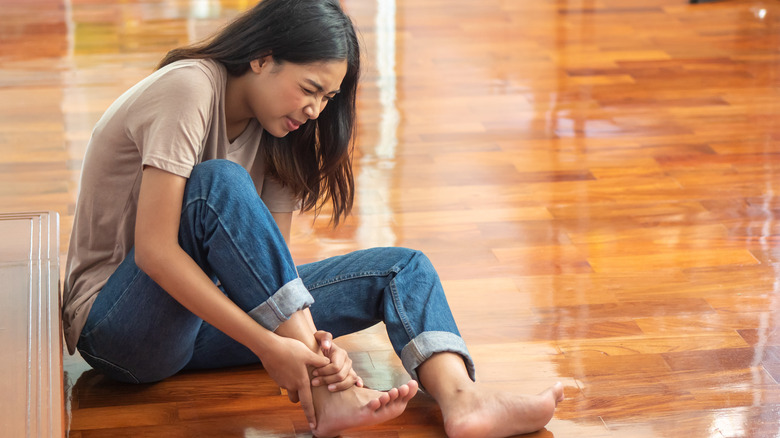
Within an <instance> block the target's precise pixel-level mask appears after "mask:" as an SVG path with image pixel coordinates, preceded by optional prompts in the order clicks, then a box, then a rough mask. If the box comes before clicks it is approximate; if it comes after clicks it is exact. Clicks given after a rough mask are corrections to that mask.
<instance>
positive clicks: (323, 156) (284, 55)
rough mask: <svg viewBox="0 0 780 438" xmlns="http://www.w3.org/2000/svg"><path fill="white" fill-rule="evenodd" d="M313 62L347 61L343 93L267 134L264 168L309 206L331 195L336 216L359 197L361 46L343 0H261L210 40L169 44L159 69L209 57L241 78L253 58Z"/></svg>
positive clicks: (263, 142)
mask: <svg viewBox="0 0 780 438" xmlns="http://www.w3.org/2000/svg"><path fill="white" fill-rule="evenodd" d="M267 55H270V56H271V57H272V58H273V60H274V62H276V63H283V62H291V63H295V64H307V63H312V62H320V61H342V60H346V61H347V73H346V75H345V76H344V80H343V81H342V83H341V87H340V89H341V92H340V93H339V94H337V95H336V96H335V97H334V98H333V100H332V101H330V102H329V103H328V105H327V106H326V107H325V109H324V110H323V111H322V113H320V115H319V117H318V118H317V119H316V120H312V121H309V123H306V124H304V125H303V126H301V128H300V129H298V130H297V131H293V132H290V133H289V134H288V135H287V136H286V137H284V138H276V137H274V136H272V135H271V134H269V133H268V132H267V131H264V132H263V137H262V139H261V146H262V147H261V150H262V152H263V153H265V154H266V158H267V160H266V162H267V163H268V169H266V171H267V172H268V173H269V174H270V175H272V176H274V177H276V178H278V179H279V180H280V181H281V182H282V183H283V184H285V185H287V186H289V187H291V188H292V190H293V192H294V193H295V194H296V196H298V197H299V198H300V199H301V201H302V204H301V209H302V210H303V211H307V210H311V209H314V211H315V213H316V212H318V211H319V210H320V209H321V208H322V205H323V204H324V203H325V202H327V201H330V202H331V204H332V206H333V215H332V221H333V222H334V224H336V225H337V224H338V223H339V220H340V219H341V218H343V217H345V216H346V215H347V214H349V212H350V210H351V209H352V201H353V198H354V191H355V185H354V179H353V175H352V145H353V140H354V130H355V99H356V97H357V85H358V78H359V76H360V48H359V44H358V39H357V35H356V33H355V28H354V26H353V24H352V21H351V20H350V18H349V17H348V16H347V15H346V14H345V13H344V11H343V10H342V9H341V5H340V4H339V1H338V0H262V1H261V2H260V3H258V4H257V5H256V6H255V7H253V8H252V9H250V10H248V11H246V12H244V13H243V14H242V15H240V16H239V17H238V18H236V19H235V20H234V21H232V22H231V23H230V24H228V25H227V26H226V27H224V28H223V29H222V30H221V31H220V32H218V33H217V34H216V35H214V36H213V37H211V38H210V39H207V40H206V41H204V42H201V43H196V44H194V45H191V46H187V47H181V48H178V49H174V50H171V51H170V52H168V54H167V55H166V56H165V58H163V60H162V61H161V62H160V64H159V65H158V67H157V68H162V67H164V66H166V65H168V64H170V63H172V62H175V61H179V60H182V59H202V58H209V59H213V60H215V61H218V62H220V63H221V64H222V65H224V66H225V68H226V70H227V72H228V74H230V75H232V76H241V75H243V74H244V73H246V72H247V71H249V69H250V62H251V61H252V60H254V59H258V58H261V57H263V56H267Z"/></svg>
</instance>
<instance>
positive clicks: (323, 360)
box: [306, 351, 330, 368]
mask: <svg viewBox="0 0 780 438" xmlns="http://www.w3.org/2000/svg"><path fill="white" fill-rule="evenodd" d="M328 364H330V359H328V358H327V357H325V356H320V355H319V354H317V353H315V352H313V351H309V354H308V358H307V359H306V365H310V366H313V367H314V368H320V367H324V366H325V365H328Z"/></svg>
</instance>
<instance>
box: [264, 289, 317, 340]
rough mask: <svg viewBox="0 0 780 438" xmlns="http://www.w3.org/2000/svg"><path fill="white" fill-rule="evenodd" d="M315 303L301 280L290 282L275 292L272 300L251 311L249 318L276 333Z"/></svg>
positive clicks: (269, 299)
mask: <svg viewBox="0 0 780 438" xmlns="http://www.w3.org/2000/svg"><path fill="white" fill-rule="evenodd" d="M313 303H314V298H313V297H312V296H311V294H310V293H309V291H308V289H306V286H304V285H303V281H302V280H301V279H300V278H296V279H295V280H292V281H290V282H289V283H287V284H285V285H284V286H282V287H281V288H280V289H279V290H278V291H276V292H274V294H273V295H271V297H270V298H268V299H267V300H265V302H264V303H263V304H261V305H259V306H257V307H255V308H254V309H252V310H250V311H249V316H251V317H252V319H254V320H255V321H257V322H258V323H259V324H260V325H262V326H263V327H265V328H266V329H268V330H270V331H272V332H273V331H276V329H277V328H279V326H280V325H282V323H284V322H285V321H287V320H288V319H290V317H291V316H292V315H293V314H294V313H295V312H297V311H299V310H303V309H305V308H307V307H309V306H311V305H312V304H313Z"/></svg>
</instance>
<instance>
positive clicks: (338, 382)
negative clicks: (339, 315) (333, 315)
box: [311, 330, 363, 392]
mask: <svg viewBox="0 0 780 438" xmlns="http://www.w3.org/2000/svg"><path fill="white" fill-rule="evenodd" d="M314 338H315V339H317V343H318V344H320V348H321V349H322V352H323V353H324V354H325V357H327V358H329V359H330V363H329V364H328V365H325V366H323V367H319V368H316V369H315V370H314V372H312V375H313V376H314V379H312V381H311V384H312V386H321V385H328V390H329V391H331V392H336V391H344V390H345V389H349V388H351V387H352V385H357V386H359V387H363V379H361V378H360V377H359V376H358V375H357V373H356V372H355V370H354V369H352V359H350V358H349V356H348V355H347V352H346V351H345V350H344V349H342V348H340V347H338V346H336V344H334V343H333V335H332V334H330V333H328V332H325V331H322V330H320V331H318V332H316V333H314Z"/></svg>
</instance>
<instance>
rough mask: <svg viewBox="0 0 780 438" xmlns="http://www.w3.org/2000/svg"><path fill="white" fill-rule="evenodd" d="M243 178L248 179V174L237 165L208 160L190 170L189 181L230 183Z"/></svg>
mask: <svg viewBox="0 0 780 438" xmlns="http://www.w3.org/2000/svg"><path fill="white" fill-rule="evenodd" d="M244 176H246V177H248V176H249V173H248V172H247V171H246V169H244V168H243V167H241V166H240V165H239V164H237V163H234V162H232V161H229V160H208V161H204V162H202V163H200V164H196V165H195V167H193V168H192V173H191V174H190V181H201V180H203V181H215V180H216V181H219V180H228V181H232V180H235V179H237V178H241V177H244Z"/></svg>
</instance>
